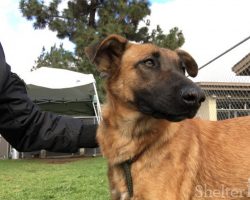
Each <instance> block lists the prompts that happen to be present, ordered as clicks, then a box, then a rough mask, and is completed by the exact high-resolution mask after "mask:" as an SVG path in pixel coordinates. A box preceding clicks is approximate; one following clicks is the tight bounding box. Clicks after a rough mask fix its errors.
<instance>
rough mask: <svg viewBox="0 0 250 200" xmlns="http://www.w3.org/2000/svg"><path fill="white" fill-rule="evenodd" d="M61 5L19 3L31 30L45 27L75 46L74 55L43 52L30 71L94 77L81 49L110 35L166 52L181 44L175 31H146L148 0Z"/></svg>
mask: <svg viewBox="0 0 250 200" xmlns="http://www.w3.org/2000/svg"><path fill="white" fill-rule="evenodd" d="M61 3H62V0H50V1H49V2H48V3H46V4H45V3H44V1H43V0H20V9H21V12H22V14H23V16H24V17H26V19H28V20H31V21H32V22H33V26H34V28H35V29H43V28H45V27H48V28H49V29H50V30H51V31H54V32H56V34H57V37H58V38H61V39H64V38H68V39H69V41H71V42H72V43H74V44H75V51H74V52H69V51H65V50H64V49H63V46H62V45H61V46H60V47H59V48H57V47H56V46H53V47H52V48H51V49H50V52H47V53H46V52H45V50H44V49H43V51H42V54H41V55H40V56H39V57H38V59H37V61H36V66H34V68H33V69H35V68H37V67H41V66H44V65H46V66H50V67H57V68H68V69H70V70H76V71H80V72H84V73H93V74H94V75H95V77H97V74H98V73H97V72H96V69H95V68H94V67H93V66H92V65H91V64H90V63H89V61H88V59H87V58H86V57H85V54H84V48H85V47H86V46H88V45H89V44H91V43H94V42H97V41H98V40H99V39H100V38H104V37H106V36H107V35H109V34H113V33H116V34H119V35H122V36H124V37H126V38H128V39H129V40H132V41H136V42H154V43H156V44H157V45H159V46H161V47H168V48H170V49H176V48H178V47H180V46H182V45H183V43H184V41H185V39H184V36H183V34H182V32H181V31H180V30H179V29H178V28H176V27H175V28H173V29H171V30H170V32H169V33H168V34H165V33H164V32H163V31H162V29H161V28H160V26H157V28H156V29H154V30H152V31H150V29H149V26H150V20H147V19H146V18H147V17H148V16H149V15H150V12H151V11H150V3H149V1H148V0H72V1H68V2H67V6H66V7H65V8H64V9H61V8H60V5H61ZM60 54H61V55H60ZM72 66H74V67H72ZM98 82H99V80H98Z"/></svg>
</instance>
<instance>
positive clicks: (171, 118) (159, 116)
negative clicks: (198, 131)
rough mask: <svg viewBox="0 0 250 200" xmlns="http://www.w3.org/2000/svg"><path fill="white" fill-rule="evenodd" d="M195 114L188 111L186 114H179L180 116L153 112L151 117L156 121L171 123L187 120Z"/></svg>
mask: <svg viewBox="0 0 250 200" xmlns="http://www.w3.org/2000/svg"><path fill="white" fill-rule="evenodd" d="M195 114H196V111H190V112H186V113H181V114H168V113H162V112H154V113H152V114H151V115H152V116H153V117H154V118H157V119H166V120H168V121H171V122H179V121H182V120H184V119H187V118H189V119H190V118H193V117H194V116H195Z"/></svg>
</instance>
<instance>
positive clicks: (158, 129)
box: [97, 36, 250, 200]
mask: <svg viewBox="0 0 250 200" xmlns="http://www.w3.org/2000/svg"><path fill="white" fill-rule="evenodd" d="M113 37H118V36H113ZM155 48H157V47H156V46H154V45H151V44H146V45H138V44H131V43H128V44H126V48H125V50H124V52H123V53H122V55H119V56H118V57H119V58H114V59H118V60H119V70H117V71H116V75H115V76H113V77H112V78H110V79H109V80H108V82H107V102H106V104H105V105H104V107H103V120H102V122H101V124H100V126H99V128H98V134H97V139H98V142H99V144H100V147H101V150H102V153H103V155H104V156H105V157H106V158H107V161H108V167H109V173H108V176H109V182H110V191H111V197H112V200H128V199H131V200H191V199H192V200H198V199H213V200H219V199H242V200H243V199H248V198H247V194H248V193H247V192H248V178H250V123H249V121H250V117H242V118H236V119H230V120H225V121H218V122H211V121H203V120H200V119H187V120H183V121H181V122H169V121H167V120H164V119H155V118H153V117H150V116H147V115H144V114H142V113H141V112H139V111H138V110H137V109H136V108H135V107H133V106H132V105H130V104H129V103H128V102H130V101H132V100H133V99H134V96H133V92H132V90H133V88H135V87H136V88H138V87H142V85H143V87H145V84H146V85H147V86H146V87H150V86H151V84H154V83H155V82H153V81H151V79H150V80H148V81H144V82H142V81H141V80H140V79H139V77H138V76H139V75H138V73H136V71H135V70H134V63H136V62H137V61H138V60H140V59H141V58H144V57H147V54H148V53H150V52H152V51H154V49H155ZM158 50H159V48H158ZM161 53H162V54H163V55H165V56H166V57H168V58H171V59H168V60H167V61H165V60H164V61H163V62H169V63H165V64H166V65H171V64H174V63H176V60H177V53H175V52H172V51H169V50H165V49H161ZM103 58H104V57H103ZM102 62H104V61H102ZM108 62H109V61H108ZM108 62H105V70H106V68H107V63H108ZM117 62H118V61H117ZM100 65H101V64H100ZM99 67H100V66H99ZM166 71H167V70H166ZM193 73H195V72H193ZM167 75H168V74H167V72H166V73H163V76H167ZM157 79H158V80H159V81H160V80H161V77H157ZM144 80H145V79H144ZM138 155H139V157H138V159H137V160H136V161H135V162H134V163H133V164H132V168H131V172H132V177H133V188H134V196H133V198H129V195H128V191H127V187H126V184H125V178H124V173H123V171H122V169H121V166H120V163H122V162H124V161H126V160H128V159H130V158H134V157H136V156H138ZM249 187H250V186H249ZM237 192H238V193H237ZM219 193H220V194H219ZM249 195H250V193H249Z"/></svg>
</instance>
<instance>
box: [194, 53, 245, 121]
mask: <svg viewBox="0 0 250 200" xmlns="http://www.w3.org/2000/svg"><path fill="white" fill-rule="evenodd" d="M232 71H233V72H234V73H235V77H237V81H235V80H234V78H232V81H229V82H199V83H197V84H198V85H199V86H200V87H201V88H202V89H203V90H204V92H205V94H206V101H205V102H204V103H203V104H202V106H201V108H200V110H199V112H198V114H197V116H198V117H200V118H203V119H208V120H224V119H229V118H234V117H241V116H247V115H250V81H249V80H250V79H249V78H250V53H249V54H248V55H246V56H245V57H244V58H243V59H241V60H240V61H239V62H238V63H236V64H235V65H234V66H233V67H232ZM225 76H226V74H225Z"/></svg>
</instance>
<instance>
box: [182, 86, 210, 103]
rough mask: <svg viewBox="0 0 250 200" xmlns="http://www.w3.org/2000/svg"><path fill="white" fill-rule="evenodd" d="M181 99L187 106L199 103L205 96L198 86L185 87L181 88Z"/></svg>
mask: <svg viewBox="0 0 250 200" xmlns="http://www.w3.org/2000/svg"><path fill="white" fill-rule="evenodd" d="M181 98H182V101H183V102H184V103H185V104H186V105H188V106H195V105H200V104H201V103H202V102H203V101H205V99H206V97H205V94H204V92H203V91H201V90H200V89H199V88H193V87H186V88H184V89H182V90H181Z"/></svg>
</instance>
